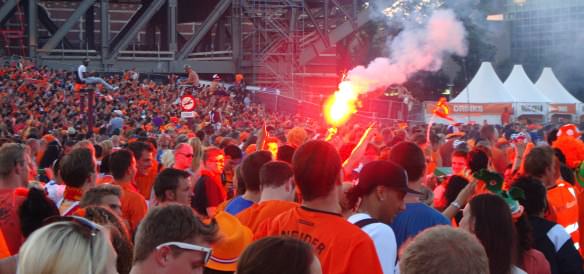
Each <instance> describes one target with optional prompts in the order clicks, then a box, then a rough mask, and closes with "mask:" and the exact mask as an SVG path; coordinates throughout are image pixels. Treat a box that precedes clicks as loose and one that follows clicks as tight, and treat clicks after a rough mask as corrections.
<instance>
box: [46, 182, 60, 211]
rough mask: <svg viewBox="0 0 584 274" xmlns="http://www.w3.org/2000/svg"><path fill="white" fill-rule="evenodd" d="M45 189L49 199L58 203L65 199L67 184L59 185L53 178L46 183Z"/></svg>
mask: <svg viewBox="0 0 584 274" xmlns="http://www.w3.org/2000/svg"><path fill="white" fill-rule="evenodd" d="M45 190H46V191H47V196H48V197H49V199H51V200H52V201H53V202H54V203H55V204H56V205H57V204H59V201H61V200H62V199H63V193H64V192H65V185H58V184H57V183H56V182H55V181H54V180H51V181H49V182H48V183H47V184H46V185H45Z"/></svg>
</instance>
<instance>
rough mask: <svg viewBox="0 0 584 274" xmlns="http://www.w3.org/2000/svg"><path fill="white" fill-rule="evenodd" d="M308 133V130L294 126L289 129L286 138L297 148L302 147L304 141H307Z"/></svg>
mask: <svg viewBox="0 0 584 274" xmlns="http://www.w3.org/2000/svg"><path fill="white" fill-rule="evenodd" d="M307 136H308V134H307V133H306V130H305V129H304V128H301V127H294V128H292V129H291V130H289V131H288V135H287V136H286V139H287V141H288V143H289V144H290V145H292V146H294V147H296V148H298V147H300V146H301V145H302V144H304V142H306V138H307Z"/></svg>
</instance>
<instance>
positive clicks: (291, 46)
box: [0, 0, 370, 98]
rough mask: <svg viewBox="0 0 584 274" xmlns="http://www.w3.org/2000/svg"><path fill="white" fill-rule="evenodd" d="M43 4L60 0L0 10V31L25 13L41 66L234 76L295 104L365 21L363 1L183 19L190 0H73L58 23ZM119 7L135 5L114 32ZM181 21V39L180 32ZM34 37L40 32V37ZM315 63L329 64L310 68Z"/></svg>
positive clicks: (254, 7)
mask: <svg viewBox="0 0 584 274" xmlns="http://www.w3.org/2000/svg"><path fill="white" fill-rule="evenodd" d="M51 2H59V1H47V0H5V1H4V3H3V5H2V6H1V7H0V28H1V27H2V26H1V25H2V24H4V23H6V21H7V20H6V19H9V18H10V17H11V16H14V10H15V8H16V7H17V6H18V5H25V6H26V7H27V11H28V12H27V14H26V16H27V25H28V27H27V47H28V55H29V57H31V58H33V59H35V60H36V61H37V63H39V64H41V65H48V66H50V67H55V68H61V69H70V68H71V67H72V66H74V65H77V64H78V63H80V60H81V59H83V58H86V57H89V58H91V59H92V60H93V61H92V64H94V65H95V64H96V65H98V66H99V70H103V71H114V72H115V71H122V70H124V69H129V68H134V67H135V68H138V69H139V70H141V71H144V72H162V73H164V72H182V71H183V66H184V65H190V66H192V67H193V69H195V70H196V71H198V72H199V73H203V74H204V73H223V74H235V73H243V74H244V75H246V78H247V79H248V82H249V83H253V84H255V85H260V86H266V87H273V88H278V89H280V90H281V91H282V92H284V93H286V94H288V95H290V96H294V97H296V98H302V92H303V91H304V90H306V89H307V86H310V84H309V83H307V81H308V80H307V79H310V77H316V76H319V75H320V76H322V77H338V76H337V71H336V69H335V66H336V64H335V58H334V57H335V54H336V53H335V46H336V44H337V43H338V42H339V41H341V40H342V39H343V38H345V37H347V36H348V35H350V34H351V33H352V32H354V31H355V30H357V29H358V28H360V27H361V26H363V25H364V24H365V23H367V22H368V21H369V20H370V19H369V18H370V17H369V14H368V8H367V5H366V4H365V3H364V2H363V0H214V1H207V2H210V3H211V4H210V6H209V10H208V12H204V16H205V17H204V18H203V19H200V18H199V19H197V18H195V17H193V19H189V18H187V19H184V18H183V17H185V16H184V14H185V12H186V13H187V14H193V13H197V12H199V11H198V10H197V9H199V7H198V6H196V5H198V4H196V5H195V4H193V3H194V2H197V3H199V2H198V1H183V0H124V1H114V0H80V1H78V2H76V3H75V4H74V5H73V8H71V10H72V11H70V12H69V13H68V14H67V15H66V18H60V19H59V20H57V18H55V16H57V14H60V13H56V12H55V13H53V11H52V10H51V8H50V7H48V6H50V5H48V4H50V3H51ZM70 3H71V2H70V1H69V2H67V4H70ZM120 5H133V7H135V8H136V10H135V12H129V14H131V15H128V16H129V17H128V18H126V19H124V20H123V21H122V22H123V26H121V27H120V26H119V24H120V23H119V22H120V19H116V18H114V17H113V15H114V14H113V12H117V11H112V8H113V7H114V6H120ZM124 7H125V6H124ZM120 9H123V8H120ZM61 13H62V12H61ZM130 16H131V17H130ZM114 19H115V20H114ZM57 21H63V22H62V23H60V24H56V23H55V22H57ZM179 21H180V22H179ZM37 22H40V24H37ZM184 22H187V24H191V25H192V26H193V27H192V31H190V33H189V32H188V31H187V32H185V31H184V29H183V30H179V27H181V26H182V25H179V24H184ZM116 24H117V25H116ZM115 27H117V28H118V29H114V28H115ZM76 28H78V29H79V30H78V32H79V35H78V36H75V37H72V36H71V35H70V33H71V31H72V30H74V29H76ZM41 30H43V31H48V33H49V35H48V36H47V37H39V35H38V33H39V32H40V31H41ZM98 33H99V34H98ZM141 35H142V36H141ZM331 52H332V53H331ZM322 57H328V58H329V59H323V60H320V61H315V60H318V59H319V58H322ZM331 57H332V59H331ZM315 64H318V66H320V67H318V68H317V69H315V66H316V65H315ZM315 71H317V72H315ZM323 75H324V76H323Z"/></svg>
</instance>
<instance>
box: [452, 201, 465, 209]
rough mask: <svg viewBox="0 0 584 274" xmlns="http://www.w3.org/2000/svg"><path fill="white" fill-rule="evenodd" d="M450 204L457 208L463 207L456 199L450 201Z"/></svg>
mask: <svg viewBox="0 0 584 274" xmlns="http://www.w3.org/2000/svg"><path fill="white" fill-rule="evenodd" d="M450 205H451V206H452V207H455V208H456V209H458V210H460V209H461V208H462V206H460V204H459V203H458V202H456V201H453V202H452V203H450Z"/></svg>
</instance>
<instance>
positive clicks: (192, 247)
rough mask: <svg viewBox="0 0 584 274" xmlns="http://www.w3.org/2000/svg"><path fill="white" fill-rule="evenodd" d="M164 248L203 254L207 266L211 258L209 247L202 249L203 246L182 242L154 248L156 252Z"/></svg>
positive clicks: (164, 244) (168, 243)
mask: <svg viewBox="0 0 584 274" xmlns="http://www.w3.org/2000/svg"><path fill="white" fill-rule="evenodd" d="M165 246H174V247H176V248H180V249H183V250H190V251H198V252H203V253H204V263H205V264H207V262H208V261H209V259H210V258H211V252H212V249H211V248H209V247H204V246H200V245H194V244H189V243H183V242H167V243H163V244H160V245H158V246H157V247H156V250H160V249H161V248H163V247H165Z"/></svg>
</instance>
